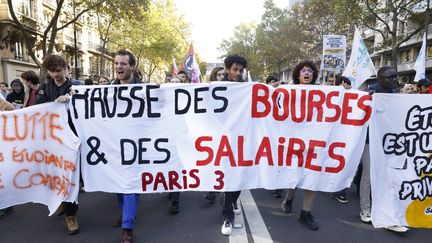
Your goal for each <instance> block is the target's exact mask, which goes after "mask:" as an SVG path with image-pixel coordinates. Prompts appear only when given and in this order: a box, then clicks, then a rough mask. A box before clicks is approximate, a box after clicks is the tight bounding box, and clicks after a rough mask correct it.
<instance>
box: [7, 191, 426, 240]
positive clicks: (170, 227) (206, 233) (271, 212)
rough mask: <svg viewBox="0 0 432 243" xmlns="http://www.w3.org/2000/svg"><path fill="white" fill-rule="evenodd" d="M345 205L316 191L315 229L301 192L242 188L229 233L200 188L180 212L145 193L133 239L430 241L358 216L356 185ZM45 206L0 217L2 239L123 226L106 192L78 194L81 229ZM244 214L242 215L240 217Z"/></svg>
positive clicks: (105, 235)
mask: <svg viewBox="0 0 432 243" xmlns="http://www.w3.org/2000/svg"><path fill="white" fill-rule="evenodd" d="M347 196H348V198H349V200H350V202H349V203H348V204H340V203H339V202H337V201H336V200H335V199H333V198H331V197H330V195H329V194H327V193H319V194H318V195H317V198H316V200H315V207H314V210H313V215H314V216H315V218H316V220H317V222H318V223H319V226H320V229H319V230H318V231H311V230H308V229H306V228H305V227H303V226H302V225H301V224H300V223H299V222H298V215H299V211H300V207H301V202H302V197H303V196H302V192H301V190H299V191H298V192H297V193H296V198H295V200H294V204H293V213H292V214H289V215H285V214H283V213H282V211H281V209H280V205H281V201H282V199H277V198H274V197H273V196H272V191H267V190H252V191H251V193H249V191H243V192H242V195H241V201H242V209H243V210H242V215H238V216H237V217H236V222H237V223H243V224H244V226H245V227H243V228H242V229H235V230H234V232H233V234H232V235H231V236H229V237H227V236H223V235H221V233H220V227H221V223H222V216H221V207H220V205H219V203H218V201H217V202H216V203H215V204H210V203H209V202H208V201H207V200H205V199H204V197H203V193H201V192H186V193H183V194H181V198H180V200H181V201H180V203H181V204H180V213H179V214H177V215H171V214H170V213H169V206H170V202H169V200H168V194H152V195H150V194H145V195H142V196H141V197H140V206H139V209H138V213H137V220H136V226H135V230H134V239H135V241H136V242H239V243H242V242H392V243H397V242H422V243H423V242H429V241H430V239H432V230H430V229H411V230H410V232H408V233H407V234H397V233H394V232H390V231H387V230H384V229H374V228H373V226H372V225H368V224H364V223H362V222H361V221H360V219H359V216H358V213H359V200H358V196H357V195H356V193H355V187H353V188H352V189H350V191H349V192H348V193H347ZM47 214H48V210H47V208H46V207H45V206H42V205H37V204H31V203H29V204H25V205H20V206H16V207H15V213H14V214H12V215H10V216H8V217H6V218H3V219H0V242H32V243H37V242H118V241H119V240H120V233H121V230H120V229H119V228H114V227H112V226H111V223H112V221H113V220H114V219H115V218H116V217H117V216H118V215H119V209H118V208H117V201H116V196H115V195H113V194H107V193H84V194H81V196H80V211H79V212H78V220H79V223H80V228H81V229H80V232H79V234H77V235H68V234H67V231H66V226H65V223H64V218H63V217H57V216H52V217H48V216H47ZM243 217H245V219H244V218H243Z"/></svg>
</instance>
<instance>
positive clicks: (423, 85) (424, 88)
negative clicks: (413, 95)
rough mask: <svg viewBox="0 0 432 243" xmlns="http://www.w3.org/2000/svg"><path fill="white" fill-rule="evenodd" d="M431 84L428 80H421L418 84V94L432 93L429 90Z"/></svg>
mask: <svg viewBox="0 0 432 243" xmlns="http://www.w3.org/2000/svg"><path fill="white" fill-rule="evenodd" d="M431 84H432V82H431V81H430V80H429V79H427V78H423V79H420V80H419V81H418V82H417V93H418V94H428V93H429V91H430V90H429V89H430V86H431Z"/></svg>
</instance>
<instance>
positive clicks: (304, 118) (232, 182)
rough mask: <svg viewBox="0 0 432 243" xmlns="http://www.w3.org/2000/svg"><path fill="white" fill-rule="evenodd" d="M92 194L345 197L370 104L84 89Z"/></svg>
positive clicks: (174, 89) (231, 93) (212, 89)
mask: <svg viewBox="0 0 432 243" xmlns="http://www.w3.org/2000/svg"><path fill="white" fill-rule="evenodd" d="M74 88H75V89H76V94H75V95H73V97H72V100H71V103H70V109H71V114H72V120H73V122H74V124H75V127H76V129H77V132H78V135H79V137H80V138H81V141H82V161H83V164H82V166H83V168H82V175H83V178H84V184H85V190H86V191H105V192H118V193H148V192H155V191H157V192H163V191H186V190H194V191H235V190H242V189H251V188H268V189H274V188H294V187H300V188H305V189H310V190H316V191H338V190H341V189H343V188H345V187H349V186H350V184H351V181H352V178H353V176H354V174H355V171H356V169H357V165H358V163H359V159H360V156H361V152H362V151H361V150H360V149H359V148H362V147H363V144H364V141H365V136H366V126H367V125H368V121H369V118H370V115H371V112H372V110H371V107H370V103H371V96H369V95H367V93H366V92H361V91H347V90H345V89H343V88H341V87H330V86H328V87H327V86H314V85H305V86H300V85H286V86H280V87H278V88H276V89H274V88H272V87H269V86H267V85H264V84H259V83H234V82H214V83H211V84H189V85H186V84H168V85H163V86H161V87H159V86H156V85H129V86H100V87H89V86H77V87H74Z"/></svg>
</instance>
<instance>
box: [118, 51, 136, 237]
mask: <svg viewBox="0 0 432 243" xmlns="http://www.w3.org/2000/svg"><path fill="white" fill-rule="evenodd" d="M135 66H136V58H135V55H134V54H133V53H132V52H130V51H128V50H124V49H123V50H119V51H117V52H116V54H115V59H114V68H115V71H116V74H117V79H116V80H114V82H113V83H112V84H123V85H126V84H141V83H143V82H142V81H141V80H140V79H139V78H138V76H137V75H134V70H135ZM117 199H118V202H119V206H120V208H121V209H122V214H121V216H120V217H118V218H117V219H116V220H114V222H113V226H121V228H122V229H123V232H122V236H121V239H120V241H121V242H133V233H132V232H133V228H134V223H135V217H136V209H137V206H138V194H117Z"/></svg>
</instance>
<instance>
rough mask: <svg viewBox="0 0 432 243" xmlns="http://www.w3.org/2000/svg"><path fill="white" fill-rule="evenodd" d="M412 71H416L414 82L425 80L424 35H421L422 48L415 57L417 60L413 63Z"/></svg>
mask: <svg viewBox="0 0 432 243" xmlns="http://www.w3.org/2000/svg"><path fill="white" fill-rule="evenodd" d="M414 70H415V71H416V75H415V77H414V81H415V82H417V81H419V80H420V79H423V78H426V33H425V34H423V41H422V46H421V48H420V51H419V54H418V56H417V60H416V62H415V63H414Z"/></svg>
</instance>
